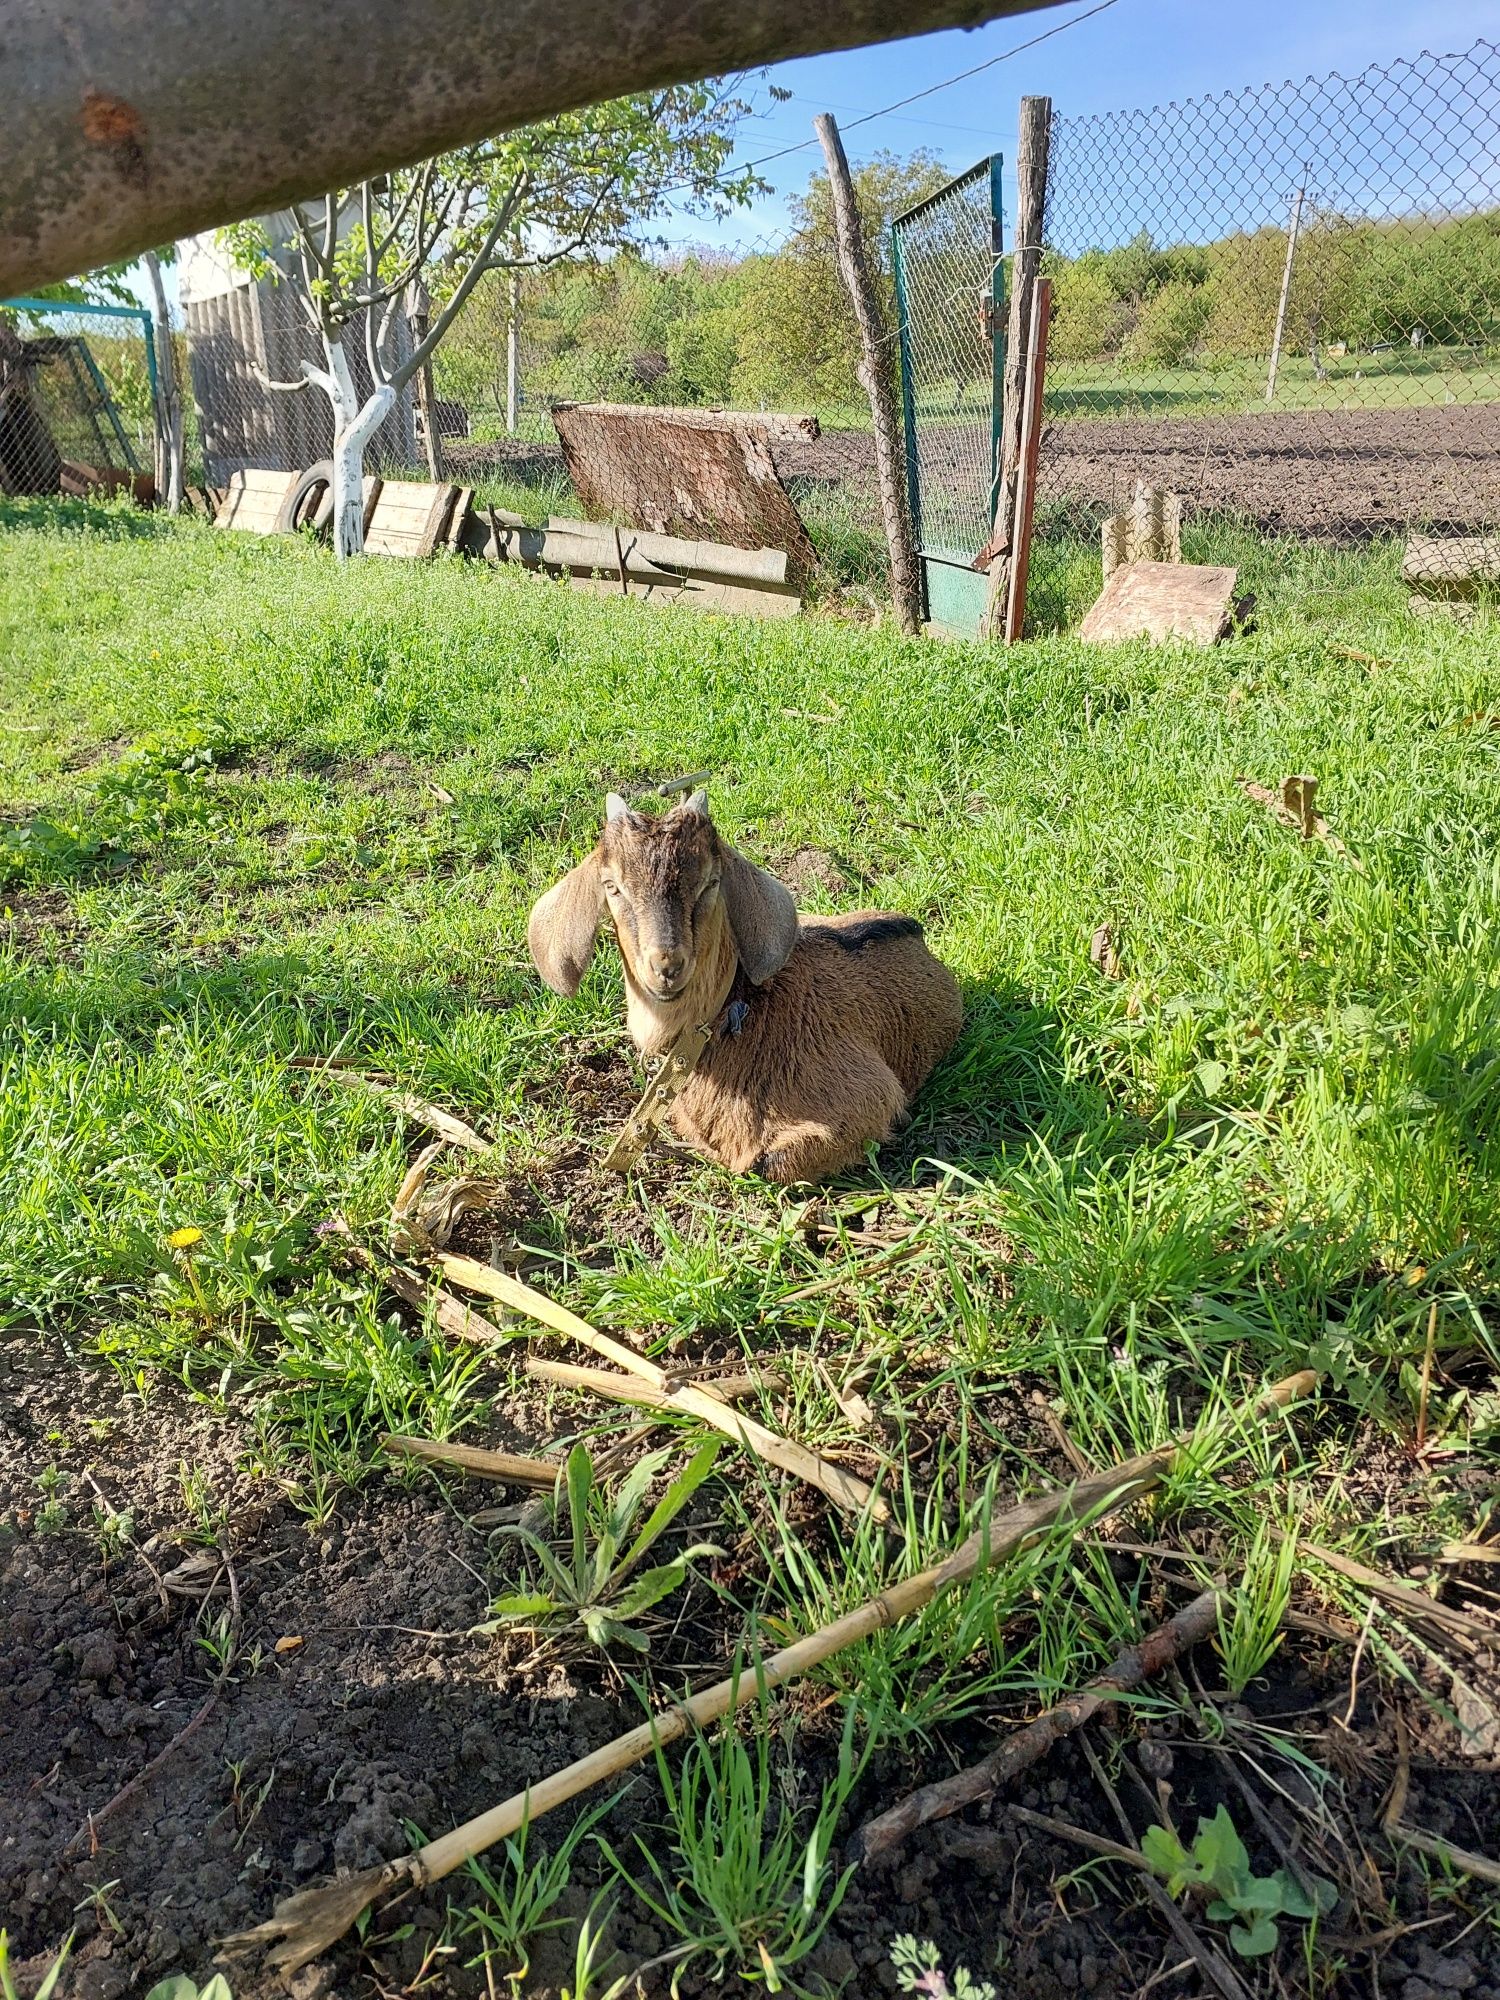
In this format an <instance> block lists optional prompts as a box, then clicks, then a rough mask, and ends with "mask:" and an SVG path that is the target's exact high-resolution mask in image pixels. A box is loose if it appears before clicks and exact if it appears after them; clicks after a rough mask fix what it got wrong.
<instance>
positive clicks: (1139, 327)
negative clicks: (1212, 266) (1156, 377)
mask: <svg viewBox="0 0 1500 2000" xmlns="http://www.w3.org/2000/svg"><path fill="white" fill-rule="evenodd" d="M1212 310H1213V288H1212V287H1211V286H1209V285H1195V284H1193V283H1192V282H1191V281H1190V280H1189V279H1187V278H1170V279H1169V280H1168V281H1167V283H1166V284H1164V285H1162V286H1161V287H1160V289H1159V290H1157V291H1155V292H1153V293H1152V295H1151V297H1150V298H1149V299H1147V301H1146V302H1145V304H1144V305H1143V306H1142V307H1141V309H1140V312H1139V313H1138V314H1137V316H1136V322H1135V326H1134V328H1133V329H1132V331H1131V335H1130V339H1129V341H1128V342H1127V344H1126V353H1127V355H1128V356H1129V358H1130V359H1131V360H1132V361H1145V362H1148V363H1150V364H1152V365H1154V366H1156V367H1158V368H1180V367H1181V366H1182V364H1183V362H1185V361H1187V360H1189V359H1190V358H1191V356H1192V355H1193V353H1194V351H1195V350H1196V348H1197V347H1198V344H1199V342H1200V341H1201V339H1202V337H1203V330H1204V328H1205V327H1206V326H1207V325H1208V319H1209V314H1210V313H1211V312H1212Z"/></svg>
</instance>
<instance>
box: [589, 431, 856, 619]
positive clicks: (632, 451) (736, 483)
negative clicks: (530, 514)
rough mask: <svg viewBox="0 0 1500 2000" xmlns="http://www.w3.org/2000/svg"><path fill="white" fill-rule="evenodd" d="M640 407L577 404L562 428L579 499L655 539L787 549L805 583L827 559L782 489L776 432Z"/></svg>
mask: <svg viewBox="0 0 1500 2000" xmlns="http://www.w3.org/2000/svg"><path fill="white" fill-rule="evenodd" d="M707 415H708V413H707V412H704V411H698V412H694V413H693V421H691V422H688V421H684V420H682V419H681V417H680V413H678V412H676V411H672V410H665V409H656V408H644V407H643V408H639V409H637V408H635V407H634V406H631V405H625V406H621V405H616V404H608V405H605V406H603V407H602V408H601V407H600V406H598V405H595V404H585V403H577V404H573V405H572V406H571V407H567V408H563V407H559V408H557V409H554V411H553V412H552V420H553V423H554V424H555V426H556V428H557V435H558V438H559V440H560V441H561V443H562V448H563V457H564V459H565V460H566V461H567V467H568V474H569V477H570V478H571V479H572V481H573V487H574V491H575V492H576V493H577V495H578V497H579V500H580V501H581V502H582V504H583V505H584V506H585V507H587V508H588V509H589V511H590V512H591V513H592V514H595V515H597V516H599V517H600V518H602V519H606V520H609V519H614V520H625V521H630V522H632V523H634V524H637V525H639V526H641V527H643V528H645V529H648V530H649V531H650V532H651V533H653V534H658V535H667V536H672V537H676V538H682V539H685V540H693V539H697V538H700V537H701V538H703V539H709V538H711V539H712V540H714V541H715V542H723V543H728V544H729V545H730V546H731V547H734V548H741V549H749V550H756V549H768V548H769V549H785V550H786V551H787V554H788V557H789V559H790V560H789V564H788V567H789V571H790V573H791V575H792V576H793V577H794V578H795V579H796V580H797V581H798V582H801V581H803V580H804V579H805V578H807V577H809V576H811V575H813V574H814V572H815V571H816V569H817V566H818V558H817V552H816V551H815V549H814V548H813V545H812V543H811V542H810V541H809V540H808V537H807V529H806V528H805V527H804V525H803V522H802V517H801V515H800V514H799V513H798V512H797V510H796V508H795V507H794V506H793V504H792V500H791V496H790V494H789V493H788V492H787V490H786V488H785V487H784V486H783V485H782V483H781V476H780V474H779V473H778V472H777V470H776V461H775V458H774V455H773V453H772V451H771V444H770V438H769V436H768V433H767V430H766V427H765V426H764V425H763V424H759V423H758V422H757V421H756V420H755V419H754V418H751V417H742V418H737V419H735V420H734V421H733V422H730V421H728V420H722V421H721V420H715V421H705V418H706V417H707Z"/></svg>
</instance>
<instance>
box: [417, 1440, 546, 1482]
mask: <svg viewBox="0 0 1500 2000" xmlns="http://www.w3.org/2000/svg"><path fill="white" fill-rule="evenodd" d="M380 1442H381V1445H382V1447H383V1448H384V1449H385V1450H386V1451H388V1452H389V1453H390V1454H391V1456H392V1458H416V1459H420V1460H421V1461H422V1463H423V1464H424V1465H442V1466H448V1467H450V1468H451V1469H452V1470H453V1471H454V1472H469V1473H472V1474H473V1475H474V1477H475V1478H476V1479H504V1480H508V1481H509V1482H510V1484H511V1485H513V1486H539V1487H545V1488H549V1489H550V1488H551V1487H553V1486H555V1485H556V1484H557V1481H558V1478H559V1476H560V1475H561V1472H562V1467H561V1466H560V1465H554V1464H553V1463H552V1462H551V1461H550V1460H549V1459H545V1458H520V1457H518V1456H517V1455H516V1453H515V1452H512V1451H485V1450H483V1449H482V1448H481V1447H480V1446H479V1445H474V1444H434V1443H433V1441H432V1440H431V1439H430V1438H419V1437H405V1436H403V1435H402V1434H400V1433H399V1432H390V1431H387V1432H386V1433H385V1434H384V1435H383V1436H382V1438H381V1440H380Z"/></svg>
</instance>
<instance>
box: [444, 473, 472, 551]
mask: <svg viewBox="0 0 1500 2000" xmlns="http://www.w3.org/2000/svg"><path fill="white" fill-rule="evenodd" d="M473 505H474V489H473V487H472V486H461V487H460V488H459V489H458V498H457V499H456V500H455V501H454V503H453V512H452V514H451V515H450V516H449V519H448V535H447V542H448V547H449V548H450V549H452V550H453V551H454V552H455V553H457V551H458V550H459V549H461V548H462V547H463V543H464V530H465V529H466V528H467V527H468V525H469V514H470V511H471V509H472V508H473Z"/></svg>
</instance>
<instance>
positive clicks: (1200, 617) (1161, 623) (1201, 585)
mask: <svg viewBox="0 0 1500 2000" xmlns="http://www.w3.org/2000/svg"><path fill="white" fill-rule="evenodd" d="M1101 544H1102V546H1101V554H1102V557H1103V568H1104V588H1103V590H1102V591H1101V592H1100V593H1099V596H1098V598H1097V599H1096V600H1095V602H1094V603H1093V604H1092V605H1091V606H1090V607H1089V610H1088V613H1087V615H1086V616H1085V618H1084V621H1083V623H1082V625H1081V626H1080V627H1079V630H1078V636H1079V638H1080V639H1086V640H1089V641H1091V642H1093V643H1094V644H1096V645H1103V644H1109V643H1111V642H1115V641H1119V640H1123V639H1136V638H1147V639H1154V640H1157V641H1161V640H1165V639H1186V640H1188V641H1189V642H1190V643H1191V644H1193V645H1198V646H1211V645H1213V643H1214V642H1215V640H1218V639H1222V638H1224V637H1226V636H1227V634H1228V633H1229V632H1230V631H1231V630H1232V628H1233V626H1234V623H1235V620H1236V618H1237V617H1242V616H1243V615H1244V614H1245V613H1246V612H1247V611H1248V609H1249V606H1248V602H1246V603H1244V604H1240V603H1237V602H1236V599H1235V584H1236V581H1237V576H1238V573H1237V572H1236V571H1235V570H1234V569H1231V568H1229V567H1228V566H1227V565H1222V564H1218V563H1185V562H1184V561H1183V560H1182V495H1181V494H1180V493H1164V492H1162V491H1161V490H1160V489H1159V488H1157V487H1152V486H1148V485H1147V484H1146V482H1145V481H1144V480H1141V479H1138V480H1137V481H1136V483H1135V489H1134V492H1133V493H1132V495H1131V501H1130V506H1129V507H1128V508H1127V509H1126V510H1125V511H1124V512H1123V513H1119V514H1111V515H1110V517H1109V518H1108V520H1106V521H1105V522H1104V523H1103V526H1102V529H1101Z"/></svg>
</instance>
